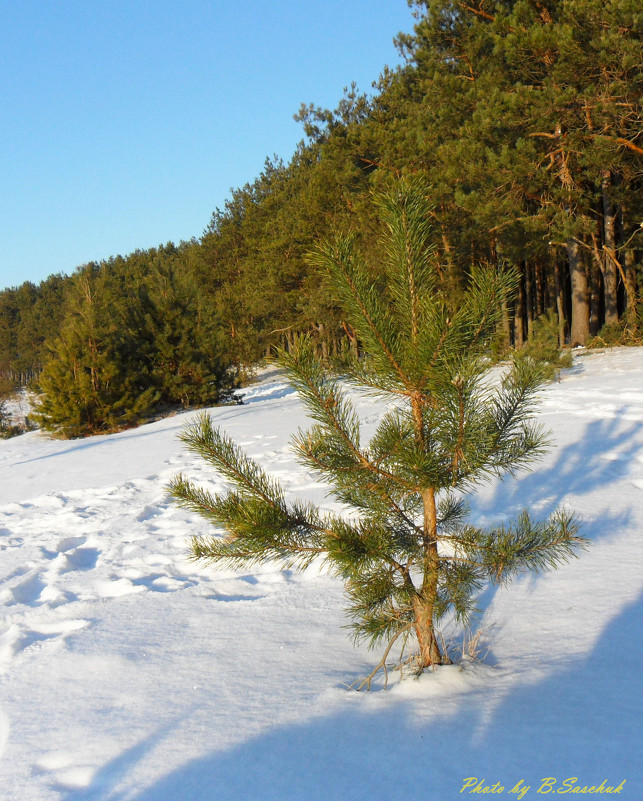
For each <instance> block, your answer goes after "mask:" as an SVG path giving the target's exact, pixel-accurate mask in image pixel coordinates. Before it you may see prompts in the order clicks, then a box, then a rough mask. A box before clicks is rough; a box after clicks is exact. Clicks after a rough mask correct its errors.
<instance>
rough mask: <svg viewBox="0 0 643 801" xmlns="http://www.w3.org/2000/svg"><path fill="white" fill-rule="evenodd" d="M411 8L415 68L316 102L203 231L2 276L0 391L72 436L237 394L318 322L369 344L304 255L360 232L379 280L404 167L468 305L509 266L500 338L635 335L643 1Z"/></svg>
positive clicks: (350, 346) (319, 348) (323, 333)
mask: <svg viewBox="0 0 643 801" xmlns="http://www.w3.org/2000/svg"><path fill="white" fill-rule="evenodd" d="M409 5H410V6H411V7H412V8H413V11H414V17H415V25H414V27H413V32H412V33H409V34H400V35H399V36H398V38H397V42H396V43H397V46H398V49H399V51H400V53H401V55H402V56H403V62H402V66H401V67H399V68H396V69H389V68H384V69H383V72H382V74H381V75H380V78H379V80H378V82H377V83H376V84H375V85H374V86H373V87H372V91H371V92H368V93H363V92H362V91H361V90H360V89H359V88H358V87H357V86H355V85H353V86H351V87H348V88H346V89H345V90H344V95H343V97H342V98H341V99H340V100H339V102H338V104H337V107H336V108H335V109H334V110H329V109H324V108H320V107H317V106H316V105H314V104H309V105H306V104H303V105H302V106H301V108H300V110H299V112H298V113H297V115H296V119H297V120H298V121H299V122H300V124H301V126H302V130H303V138H302V141H301V142H300V144H299V146H298V147H297V149H296V152H295V153H294V154H293V156H292V158H291V159H290V160H289V161H288V162H285V161H283V160H280V159H277V158H273V159H267V160H266V162H265V166H264V169H263V171H262V172H261V174H260V175H259V176H258V177H257V178H256V180H254V182H252V183H249V184H247V185H245V186H243V187H241V188H238V189H235V190H233V191H231V194H230V197H229V199H228V200H227V202H226V203H225V206H224V208H223V209H217V210H216V211H215V212H214V213H213V215H212V218H211V221H210V223H209V225H208V227H207V229H206V230H205V231H203V233H202V234H201V235H200V236H199V237H195V238H194V239H193V240H191V241H188V242H180V243H178V244H173V243H171V242H170V243H167V244H165V245H160V246H158V247H155V248H152V249H149V250H145V251H136V252H134V253H132V254H129V255H126V256H114V257H111V258H109V259H106V260H105V261H103V262H101V263H91V264H86V265H82V266H81V267H78V268H77V269H76V270H75V271H74V272H73V273H72V274H71V275H69V276H66V275H52V276H50V277H49V278H48V279H47V280H45V281H43V282H42V283H40V284H39V285H35V284H32V283H24V284H22V285H21V286H18V287H13V288H8V289H5V290H4V291H2V292H0V383H1V386H0V389H2V392H3V393H6V392H7V391H8V390H9V389H10V388H12V387H15V386H17V385H29V386H31V387H32V388H34V389H36V391H37V392H38V393H39V397H40V403H39V407H38V410H37V417H38V419H39V422H40V424H41V425H42V426H43V427H45V428H47V429H49V430H50V431H52V432H53V433H55V434H57V435H59V436H65V437H76V436H84V435H87V434H92V433H98V432H106V431H113V430H117V429H119V428H123V427H126V426H129V425H133V424H135V423H136V422H139V421H141V420H144V419H150V418H151V416H154V415H159V414H162V413H164V412H165V411H166V410H169V409H172V408H177V407H183V408H188V407H195V406H196V407H198V406H206V405H212V404H215V403H219V402H234V401H235V400H236V401H238V400H240V396H239V393H238V388H239V387H240V386H241V384H242V382H243V379H244V377H245V376H246V375H248V374H249V373H250V372H251V369H252V367H253V365H255V364H257V363H258V362H259V361H261V360H262V359H263V358H264V357H265V356H266V355H271V354H272V353H274V352H275V351H276V350H277V349H281V350H282V351H284V352H285V353H288V352H290V351H293V350H294V349H296V343H297V342H298V341H299V338H300V337H301V336H302V335H305V336H306V337H307V338H308V341H309V342H310V343H311V347H312V348H313V349H314V351H315V354H316V356H317V357H319V358H320V359H322V360H323V361H326V362H329V361H332V360H333V359H341V358H342V357H345V356H346V355H347V354H355V353H360V352H361V350H362V349H363V348H364V341H363V337H361V336H360V333H359V331H357V330H356V329H355V328H354V327H353V325H352V324H351V322H350V320H349V319H348V318H347V317H346V316H345V314H344V313H343V311H342V304H341V298H340V297H339V296H336V295H335V294H334V293H333V291H332V287H331V288H330V291H329V287H328V285H327V284H326V283H325V282H324V281H322V280H321V274H320V266H319V261H318V260H315V259H314V258H310V253H311V252H312V251H314V249H315V247H316V243H318V242H319V241H323V240H325V239H327V238H328V237H329V236H331V235H332V236H349V235H350V236H351V237H352V239H353V240H354V242H355V245H356V247H357V248H358V249H359V251H360V252H361V253H362V254H363V258H364V262H365V263H366V264H368V265H369V270H370V274H371V277H370V280H371V282H372V285H373V286H377V285H378V282H381V281H382V280H383V269H384V268H383V266H382V257H381V254H380V253H379V251H378V248H377V246H376V243H377V241H378V240H379V239H380V236H381V225H382V223H381V222H380V220H379V218H378V216H377V213H376V212H375V211H374V206H373V203H372V197H373V194H377V193H381V192H386V191H388V190H390V189H391V187H393V186H395V185H397V184H398V183H399V182H400V181H405V180H411V181H419V182H421V183H422V186H424V187H425V188H426V196H427V197H426V200H427V203H428V208H429V209H430V211H429V215H430V218H431V219H430V222H431V225H430V231H431V242H430V246H431V252H432V254H433V255H432V259H433V264H434V267H435V270H436V271H437V274H438V275H439V278H440V283H441V286H442V287H444V288H446V291H447V292H448V295H449V297H450V298H451V301H452V302H453V304H454V305H455V306H456V307H457V305H458V301H459V299H462V302H463V303H465V302H466V297H467V292H468V290H469V287H470V283H471V281H472V280H473V279H472V275H473V273H474V272H475V270H474V267H473V266H474V265H485V269H486V270H490V271H491V272H492V273H495V274H497V275H498V276H502V275H509V274H511V275H512V276H514V277H515V280H514V290H513V292H512V293H511V294H508V295H506V296H505V297H504V299H503V304H502V309H501V313H500V315H499V317H498V321H497V324H496V329H495V333H494V335H493V348H494V352H495V353H496V355H498V356H502V355H505V354H507V353H508V352H509V351H510V350H511V349H516V350H523V349H525V348H530V347H531V348H532V349H536V350H537V349H538V347H539V346H538V342H539V337H540V339H541V340H542V341H543V342H544V341H545V339H547V337H549V341H550V344H551V340H552V339H553V342H554V346H555V347H554V349H555V350H557V349H558V348H563V347H575V346H578V345H592V344H593V345H609V344H617V343H620V344H628V343H632V342H637V341H638V342H640V341H641V335H642V331H641V326H642V320H641V316H642V314H643V311H642V307H641V287H642V282H643V273H642V269H641V256H642V253H643V222H642V221H643V196H642V193H641V185H642V177H643V174H642V171H641V168H642V165H643V159H642V157H643V126H642V114H641V110H642V109H641V97H642V96H643V78H642V74H641V63H642V58H641V55H642V53H641V30H642V27H643V13H642V11H641V6H640V4H639V3H638V2H637V1H636V0H607V1H606V0H473V2H471V3H461V2H456V0H424V1H420V0H409ZM266 148H267V149H269V148H270V142H266ZM70 267H71V265H70ZM543 347H544V345H543ZM0 408H1V407H0Z"/></svg>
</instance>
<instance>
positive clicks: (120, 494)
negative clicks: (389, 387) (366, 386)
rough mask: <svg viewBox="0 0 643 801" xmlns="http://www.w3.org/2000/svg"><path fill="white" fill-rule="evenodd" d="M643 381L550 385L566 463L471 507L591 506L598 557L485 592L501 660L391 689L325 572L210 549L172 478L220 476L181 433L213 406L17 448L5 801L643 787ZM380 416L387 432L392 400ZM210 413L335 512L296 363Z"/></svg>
mask: <svg viewBox="0 0 643 801" xmlns="http://www.w3.org/2000/svg"><path fill="white" fill-rule="evenodd" d="M642 375H643V349H640V348H631V349H616V350H613V351H609V352H605V353H599V354H592V353H589V354H584V355H579V356H576V358H575V365H574V367H573V368H572V369H571V370H568V371H566V372H565V373H564V374H563V375H562V377H561V380H560V382H558V383H555V384H552V385H550V386H549V387H548V388H547V389H546V390H545V392H544V395H543V403H542V409H541V414H540V417H541V419H542V422H543V423H544V424H545V425H546V426H547V427H548V428H549V429H550V430H551V431H552V442H553V443H554V446H553V447H552V448H551V450H550V451H549V453H548V455H547V456H546V457H545V458H544V459H543V460H542V461H541V462H540V463H538V464H537V465H536V466H535V468H534V470H533V471H532V472H531V473H526V474H522V475H521V476H520V477H519V478H518V479H517V480H510V481H503V482H499V483H495V484H491V485H489V486H487V487H484V488H483V490H482V491H481V493H480V495H479V496H478V498H477V499H476V501H475V503H474V504H473V514H474V516H475V517H476V519H477V520H481V521H491V520H497V519H498V518H499V517H500V518H502V517H503V516H505V515H509V514H513V513H514V512H515V511H516V510H519V509H521V508H523V507H524V506H527V507H528V508H529V509H530V510H532V511H534V513H538V514H540V515H546V514H547V513H549V512H551V511H552V510H553V509H554V508H556V507H557V506H559V505H563V506H568V507H570V508H572V509H575V510H577V511H578V512H579V514H580V516H581V517H582V520H583V529H582V532H583V534H584V535H585V536H587V537H589V538H590V539H591V540H592V545H591V547H590V548H589V549H588V550H587V551H585V552H583V553H582V554H581V556H580V558H579V559H577V560H574V561H572V562H571V563H569V564H568V565H566V566H564V567H562V568H561V569H559V570H558V571H555V572H552V573H547V574H543V575H539V576H533V575H530V576H524V577H522V578H521V579H519V580H518V581H517V582H514V584H512V585H511V586H510V587H509V588H508V589H501V588H500V589H499V588H490V589H488V590H486V591H485V592H484V593H483V594H482V596H481V598H480V605H481V607H482V609H483V610H484V614H483V616H482V618H481V620H480V623H479V625H480V628H481V630H482V634H481V637H480V642H479V647H480V655H481V656H484V655H485V654H486V658H485V661H484V662H472V661H468V660H464V661H463V662H462V663H461V664H460V665H457V664H456V665H453V666H450V667H445V668H440V669H439V670H436V671H435V672H433V673H430V674H425V675H423V676H422V677H421V678H420V679H419V680H416V679H413V678H409V679H405V680H404V681H402V682H399V680H398V679H397V677H392V680H391V682H390V683H389V687H388V689H386V690H384V689H383V688H382V683H381V682H380V683H379V684H377V685H376V686H375V691H373V692H370V693H366V692H360V693H358V692H355V691H353V690H351V689H350V685H351V684H352V683H353V682H355V681H356V680H358V679H360V678H362V677H364V676H365V675H367V674H368V673H369V672H370V669H371V668H372V666H373V665H374V663H375V662H376V661H377V658H378V655H377V653H374V652H369V651H368V650H366V649H365V648H363V647H357V648H356V647H354V646H353V645H352V643H351V641H350V640H349V638H348V636H347V632H346V631H345V630H344V629H343V628H342V626H343V625H344V624H345V622H346V621H345V619H344V616H343V613H342V606H343V590H342V586H341V583H340V582H338V581H337V580H335V579H333V578H331V577H329V576H328V575H326V574H324V572H323V570H322V569H320V567H319V566H313V567H312V568H310V569H309V570H307V571H306V572H305V573H303V574H298V573H293V572H288V571H286V572H279V571H278V570H276V569H275V568H273V567H271V566H264V567H261V568H259V569H256V570H254V572H252V573H239V574H236V573H233V572H229V571H227V572H223V571H217V570H215V569H213V568H211V567H207V566H202V565H195V564H194V563H191V562H189V561H188V560H187V558H186V551H187V548H186V542H187V540H188V538H189V537H190V536H192V535H193V534H199V533H207V531H208V527H207V525H206V524H205V523H204V522H203V521H201V520H200V519H199V518H198V517H196V516H194V515H192V514H190V513H187V512H185V511H182V510H179V509H178V508H176V507H175V506H173V505H172V503H171V502H170V501H169V499H168V498H167V496H166V495H165V492H164V486H165V485H166V483H167V482H168V480H169V479H170V478H171V477H172V476H173V475H175V474H176V473H177V472H179V471H183V472H185V473H186V474H187V475H188V476H190V477H191V478H193V479H195V480H197V481H199V482H203V483H206V484H208V485H210V486H212V487H214V488H215V489H216V488H218V487H220V486H222V485H221V483H220V480H219V478H218V477H217V476H216V475H214V474H213V473H212V472H211V471H210V470H209V469H208V467H207V466H206V465H204V464H203V463H201V462H199V461H198V460H196V458H194V457H192V456H191V455H190V454H188V453H187V452H186V451H185V450H184V448H183V447H182V445H181V443H180V442H179V440H178V439H177V434H178V433H179V431H180V430H181V428H182V427H183V426H184V425H185V423H186V422H187V421H188V420H189V419H191V415H190V414H183V415H176V416H175V417H171V418H168V419H165V420H162V421H159V422H156V423H152V424H150V425H147V426H143V427H141V428H139V429H136V430H130V431H125V432H122V433H120V434H116V435H112V436H102V437H94V438H91V439H86V440H78V441H55V440H51V439H48V438H47V437H46V436H44V435H43V434H41V433H40V432H30V433H28V434H25V435H22V436H20V437H16V438H14V439H11V440H6V441H1V442H0V475H1V476H2V483H1V484H0V551H1V558H0V605H1V608H2V613H3V618H2V622H1V624H0V690H1V692H0V754H1V758H0V787H1V788H2V792H1V793H0V795H1V797H2V798H3V799H6V800H7V801H10V800H14V799H15V801H53V800H54V799H56V800H59V801H203V800H206V801H207V800H208V799H217V801H246V799H256V800H257V801H264V800H266V801H267V800H269V799H280V800H281V799H288V800H289V799H293V800H294V799H310V800H312V801H317V800H319V801H322V799H323V800H324V801H329V800H331V801H332V800H333V799H341V801H354V800H355V801H357V800H358V799H369V801H379V799H381V800H382V801H384V799H386V801H392V800H394V799H398V798H404V797H407V796H413V797H416V798H420V799H428V800H429V801H432V800H433V799H436V801H437V800H438V799H444V800H445V801H448V799H455V798H458V797H465V796H467V795H470V794H471V793H472V792H473V791H474V790H475V787H476V786H477V787H478V788H479V790H478V791H477V792H476V793H475V795H478V794H479V793H480V791H481V790H483V789H485V788H487V787H488V788H491V787H493V786H494V785H496V783H499V784H498V785H497V787H496V790H495V794H497V795H500V794H504V795H505V796H508V797H514V798H515V797H519V796H520V793H521V792H522V791H524V790H525V787H529V788H530V789H529V790H527V791H526V792H525V797H527V798H529V797H535V796H536V795H539V793H538V789H539V788H541V785H542V783H543V780H544V779H545V778H547V777H552V778H555V780H556V784H555V785H554V787H555V788H558V789H565V788H567V789H572V787H576V788H578V789H582V787H583V786H587V787H590V786H600V784H601V782H603V781H604V782H605V784H604V787H606V786H611V787H613V788H616V787H617V786H618V785H619V784H620V783H621V782H622V781H623V780H625V784H624V785H623V787H622V789H621V792H620V793H619V796H620V797H622V798H629V799H640V798H642V797H643V783H642V775H641V773H642V771H641V766H640V765H641V760H640V755H639V737H640V721H641V712H642V710H641V680H640V677H641V665H642V664H643V646H642V644H641V643H642V641H643V638H642V637H641V635H642V633H643V625H642V623H641V614H640V612H641V593H642V589H643V571H641V563H642V561H643V560H642V547H643V545H642V542H641V535H640V532H641V530H642V529H643V503H642V497H641V496H642V492H641V490H643V382H642V381H641V376H642ZM359 410H360V414H361V415H362V417H363V420H364V426H365V431H366V433H368V432H369V431H372V430H373V428H374V425H375V424H376V422H377V420H378V418H379V415H380V414H381V412H382V409H381V407H380V406H378V405H377V404H376V403H375V402H373V401H370V400H364V401H361V402H360V404H359ZM212 414H213V415H214V417H215V419H216V422H217V423H218V424H220V425H221V426H223V427H224V428H225V429H226V430H227V431H228V432H229V433H230V434H231V435H232V436H233V437H234V438H235V440H237V441H238V442H239V443H240V444H241V445H242V446H243V447H244V448H246V449H247V451H248V452H249V454H250V455H251V456H253V457H256V458H257V459H258V460H259V461H260V462H261V463H262V464H263V465H264V466H265V467H266V468H267V469H268V470H270V472H271V473H273V474H274V475H276V476H277V477H278V478H279V479H280V480H281V481H282V482H283V483H284V484H285V486H286V487H287V489H288V491H289V492H290V493H293V494H294V495H297V496H299V497H304V498H309V499H311V500H313V501H315V502H321V503H324V502H325V488H324V486H322V485H320V484H318V483H316V482H315V480H314V477H312V476H311V475H309V474H307V473H306V472H305V471H304V470H303V468H301V467H300V466H299V465H297V463H296V462H295V461H294V459H293V456H292V454H291V452H290V450H289V439H290V436H291V435H292V434H293V433H294V432H295V431H296V430H297V428H298V427H300V426H303V427H305V426H306V424H307V422H306V419H305V415H304V412H303V411H302V407H301V404H300V402H299V399H298V397H297V395H296V393H295V392H294V391H292V390H291V389H290V388H289V387H288V386H287V384H285V383H284V382H283V379H282V378H281V377H280V376H279V374H277V373H275V372H270V373H265V374H264V375H263V377H262V380H261V381H260V382H259V383H258V384H256V385H254V386H253V387H251V388H250V389H248V390H247V395H246V403H245V404H244V405H243V406H230V407H222V408H218V409H214V410H212ZM444 636H445V637H446V639H447V640H450V641H452V642H453V643H454V648H456V646H457V644H458V642H460V640H461V634H460V633H458V632H457V630H456V629H455V628H454V627H453V626H451V625H449V624H448V623H447V625H446V626H445V629H444ZM473 777H475V779H476V784H475V785H474V784H472V783H471V784H469V786H467V787H465V788H464V789H463V786H464V785H465V783H466V782H467V780H469V779H471V778H473ZM572 778H575V779H576V781H575V782H572V783H569V782H568V784H567V785H562V782H564V781H567V780H570V779H572ZM481 781H482V782H483V783H482V784H480V782H481ZM519 782H521V784H520V786H519V787H518V788H517V787H516V785H518V783H519ZM550 784H551V783H550ZM500 787H502V788H503V790H502V791H501V790H499V789H498V788H500ZM462 789H463V792H462V793H461V790H462ZM547 789H548V786H547V785H546V784H545V785H544V786H543V790H542V792H543V794H546V790H547ZM511 790H514V791H515V792H514V793H511Z"/></svg>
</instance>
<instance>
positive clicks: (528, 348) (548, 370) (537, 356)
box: [515, 309, 572, 380]
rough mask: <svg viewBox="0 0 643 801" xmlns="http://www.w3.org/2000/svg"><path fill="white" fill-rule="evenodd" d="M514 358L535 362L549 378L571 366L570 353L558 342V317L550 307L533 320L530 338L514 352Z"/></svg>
mask: <svg viewBox="0 0 643 801" xmlns="http://www.w3.org/2000/svg"><path fill="white" fill-rule="evenodd" d="M515 358H516V359H520V360H529V359H531V360H533V361H535V362H537V363H538V364H540V365H541V367H542V369H543V371H544V374H545V375H546V377H547V378H548V379H549V380H552V379H554V378H555V377H556V376H557V375H558V374H559V372H560V371H561V370H562V369H564V368H566V367H571V366H572V354H571V353H570V351H568V350H564V351H561V349H560V346H559V344H558V317H557V316H556V314H555V313H554V311H553V310H552V309H549V311H547V313H546V314H543V315H541V316H540V317H539V318H538V319H537V320H536V321H535V322H534V328H533V334H532V336H531V338H530V339H529V340H528V341H527V342H526V343H525V345H524V347H523V348H522V349H521V350H520V351H518V352H517V353H516V354H515Z"/></svg>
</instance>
